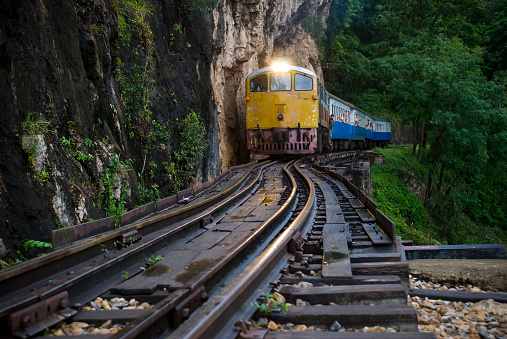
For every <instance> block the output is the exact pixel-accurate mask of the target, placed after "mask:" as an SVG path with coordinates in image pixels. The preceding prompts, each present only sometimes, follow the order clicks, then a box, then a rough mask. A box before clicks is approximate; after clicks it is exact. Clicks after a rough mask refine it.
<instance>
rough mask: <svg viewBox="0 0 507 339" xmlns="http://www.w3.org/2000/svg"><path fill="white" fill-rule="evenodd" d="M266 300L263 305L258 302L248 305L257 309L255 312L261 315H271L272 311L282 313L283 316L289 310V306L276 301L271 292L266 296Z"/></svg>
mask: <svg viewBox="0 0 507 339" xmlns="http://www.w3.org/2000/svg"><path fill="white" fill-rule="evenodd" d="M266 299H267V300H268V301H267V302H265V303H259V302H251V303H249V304H250V305H251V306H253V307H255V308H257V310H258V311H259V312H260V313H263V314H269V313H273V311H275V310H276V311H278V310H280V311H282V312H283V314H286V313H287V310H288V309H289V305H288V304H287V303H285V302H280V301H276V299H275V295H274V294H273V293H271V292H269V293H267V294H266ZM246 305H247V304H243V306H246Z"/></svg>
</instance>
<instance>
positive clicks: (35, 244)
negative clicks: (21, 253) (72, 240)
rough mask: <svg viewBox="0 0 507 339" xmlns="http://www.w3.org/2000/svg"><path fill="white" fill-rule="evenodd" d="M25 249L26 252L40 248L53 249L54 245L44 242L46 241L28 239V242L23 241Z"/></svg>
mask: <svg viewBox="0 0 507 339" xmlns="http://www.w3.org/2000/svg"><path fill="white" fill-rule="evenodd" d="M21 244H22V246H23V248H24V249H25V251H28V250H30V249H35V248H39V249H45V248H53V244H51V243H50V242H44V241H38V240H30V239H26V240H23V241H22V242H21Z"/></svg>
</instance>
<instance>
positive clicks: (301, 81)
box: [294, 74, 313, 91]
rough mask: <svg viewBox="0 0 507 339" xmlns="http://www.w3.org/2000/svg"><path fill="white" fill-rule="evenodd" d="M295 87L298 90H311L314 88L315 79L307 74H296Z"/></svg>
mask: <svg viewBox="0 0 507 339" xmlns="http://www.w3.org/2000/svg"><path fill="white" fill-rule="evenodd" d="M294 89H295V90H296V91H311V90H312V89H313V79H312V78H310V77H307V76H306V75H302V74H296V75H294Z"/></svg>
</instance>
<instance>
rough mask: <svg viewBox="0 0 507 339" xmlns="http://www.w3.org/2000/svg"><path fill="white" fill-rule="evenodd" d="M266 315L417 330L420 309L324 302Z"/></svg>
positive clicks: (356, 326)
mask: <svg viewBox="0 0 507 339" xmlns="http://www.w3.org/2000/svg"><path fill="white" fill-rule="evenodd" d="M260 317H263V318H264V317H266V318H268V319H270V320H273V321H274V322H275V323H277V324H287V323H293V324H305V325H307V326H312V325H314V326H316V325H320V326H326V327H328V328H329V327H330V326H331V325H332V324H333V323H334V322H335V321H338V322H339V323H340V325H341V326H343V327H346V328H352V329H361V328H363V327H365V326H370V327H373V326H383V327H392V328H394V329H396V330H398V331H402V332H416V331H417V330H418V328H417V311H416V309H415V308H413V307H412V306H407V305H387V306H385V305H321V306H290V307H289V308H288V310H287V313H286V314H283V313H281V312H280V313H278V312H273V313H270V314H267V315H264V314H261V315H258V314H257V315H255V316H254V318H256V319H258V318H260Z"/></svg>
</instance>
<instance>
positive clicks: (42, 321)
mask: <svg viewBox="0 0 507 339" xmlns="http://www.w3.org/2000/svg"><path fill="white" fill-rule="evenodd" d="M68 305H69V294H68V293H67V291H64V292H60V293H58V294H56V295H54V296H52V297H50V298H48V299H46V300H42V301H39V302H38V303H36V304H33V305H30V306H28V307H25V308H23V309H21V310H18V311H16V312H13V313H11V314H9V315H8V317H7V322H8V324H9V329H10V331H11V335H12V336H13V337H14V338H28V337H33V336H34V335H36V334H37V333H39V332H41V331H43V330H44V329H45V328H48V327H50V326H53V325H55V324H57V323H59V322H61V321H63V320H65V319H67V318H70V317H71V316H73V315H74V314H76V313H77V311H76V310H74V309H72V308H67V307H68Z"/></svg>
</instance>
